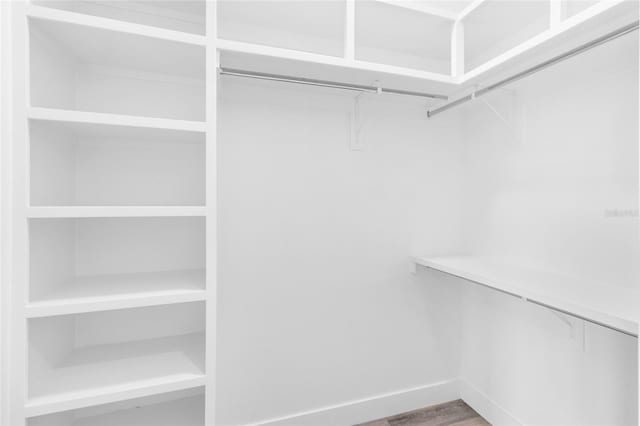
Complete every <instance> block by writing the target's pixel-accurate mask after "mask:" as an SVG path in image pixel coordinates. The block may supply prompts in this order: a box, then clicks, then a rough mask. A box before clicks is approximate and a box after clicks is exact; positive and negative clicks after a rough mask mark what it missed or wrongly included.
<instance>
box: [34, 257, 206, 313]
mask: <svg viewBox="0 0 640 426" xmlns="http://www.w3.org/2000/svg"><path fill="white" fill-rule="evenodd" d="M204 287H205V271H204V270H202V269H200V270H185V271H169V272H147V273H138V274H113V275H99V276H90V277H78V278H76V279H75V280H74V281H72V282H71V283H64V284H62V285H60V286H59V288H57V289H56V290H55V291H54V292H52V293H51V294H49V295H48V296H46V297H42V298H41V299H39V300H34V301H31V302H30V303H28V304H27V308H26V315H27V317H28V318H37V317H43V316H52V315H65V314H75V313H81V312H95V311H104V310H112V309H124V308H135V307H144V306H156V305H167V304H173V303H185V302H195V301H200V300H205V299H206V292H205V289H204Z"/></svg>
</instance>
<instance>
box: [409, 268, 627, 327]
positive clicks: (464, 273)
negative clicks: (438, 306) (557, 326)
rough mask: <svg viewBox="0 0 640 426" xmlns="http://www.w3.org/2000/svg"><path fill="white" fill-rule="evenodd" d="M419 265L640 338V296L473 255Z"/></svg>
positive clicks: (622, 288)
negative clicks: (639, 308)
mask: <svg viewBox="0 0 640 426" xmlns="http://www.w3.org/2000/svg"><path fill="white" fill-rule="evenodd" d="M412 259H413V261H414V262H415V263H416V264H417V265H421V266H425V267H427V268H431V269H435V270H437V271H441V272H444V273H447V274H449V275H453V276H456V277H459V278H463V279H465V280H468V281H472V282H474V283H477V284H480V285H483V286H485V287H489V288H492V289H494V290H498V291H500V292H503V293H508V294H510V295H512V296H516V297H519V298H522V299H525V300H527V301H529V302H532V303H535V304H539V305H542V306H546V307H548V308H551V309H555V310H557V311H560V312H564V313H567V314H570V315H573V316H576V317H579V318H582V319H585V320H587V321H590V322H594V323H597V324H600V325H604V326H606V327H609V328H613V329H615V330H618V331H621V332H623V333H626V334H629V335H632V336H637V335H638V325H639V324H640V313H639V312H638V306H640V293H638V292H637V291H633V290H631V289H628V288H625V287H622V286H618V287H616V289H617V290H616V291H611V287H610V286H603V285H601V284H598V283H592V282H589V281H587V280H582V279H577V278H575V277H568V276H564V275H557V274H553V273H549V272H546V271H539V270H532V269H527V268H522V267H518V266H514V265H508V264H503V263H499V262H497V261H496V260H492V259H489V258H482V257H473V256H447V257H413V258H412Z"/></svg>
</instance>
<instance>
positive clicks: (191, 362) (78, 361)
mask: <svg viewBox="0 0 640 426" xmlns="http://www.w3.org/2000/svg"><path fill="white" fill-rule="evenodd" d="M203 353H204V334H203V333H194V334H188V335H182V336H172V337H164V338H158V339H149V340H141V341H133V342H125V343H117V344H105V345H97V346H89V347H81V348H78V349H75V350H74V351H73V352H72V353H71V354H70V355H69V356H68V357H67V358H66V359H64V360H63V361H62V362H60V363H59V364H57V365H56V368H55V369H53V370H52V371H51V372H50V373H49V374H46V377H42V379H41V380H38V384H39V386H40V388H41V389H40V390H39V392H38V393H37V394H35V395H31V396H30V397H29V399H28V401H27V404H26V407H25V411H26V415H27V417H32V416H38V415H42V414H49V413H54V412H59V411H65V410H71V409H76V408H82V407H87V406H91V405H97V404H105V403H109V402H115V401H121V400H125V399H131V398H138V397H142V396H148V395H154V394H158V393H163V392H170V391H174V390H180V389H187V388H190V387H196V386H202V385H204V384H205V376H204V372H203V371H204V360H203Z"/></svg>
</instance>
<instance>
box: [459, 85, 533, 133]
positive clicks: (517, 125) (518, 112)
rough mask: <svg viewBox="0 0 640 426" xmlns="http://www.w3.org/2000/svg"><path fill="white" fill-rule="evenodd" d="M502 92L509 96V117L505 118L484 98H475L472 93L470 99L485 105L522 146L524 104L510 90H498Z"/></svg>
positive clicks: (514, 92)
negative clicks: (510, 112)
mask: <svg viewBox="0 0 640 426" xmlns="http://www.w3.org/2000/svg"><path fill="white" fill-rule="evenodd" d="M499 90H501V91H504V92H508V93H509V94H510V96H511V100H512V101H511V110H512V114H511V116H510V117H509V116H506V115H505V114H503V113H502V112H500V111H499V110H498V108H496V107H495V106H494V105H492V104H491V102H489V101H488V100H487V99H486V98H485V97H484V96H476V92H475V91H474V92H473V93H472V94H471V99H478V100H479V101H480V102H481V103H482V104H483V105H485V106H486V107H487V108H488V109H489V110H490V111H491V112H492V113H493V114H494V115H495V116H496V117H497V118H498V120H500V121H501V122H502V123H503V124H504V125H505V126H506V127H507V128H508V129H509V131H510V133H511V134H512V135H513V136H514V138H515V140H516V141H517V142H518V143H520V144H523V145H524V143H525V119H526V114H525V108H524V103H523V102H522V100H521V99H520V96H519V95H518V92H517V91H515V90H511V89H504V88H502V89H499Z"/></svg>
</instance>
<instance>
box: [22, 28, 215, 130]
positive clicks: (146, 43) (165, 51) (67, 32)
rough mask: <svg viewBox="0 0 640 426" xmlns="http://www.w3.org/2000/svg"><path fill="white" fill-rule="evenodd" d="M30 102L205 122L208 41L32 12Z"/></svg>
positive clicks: (55, 106)
mask: <svg viewBox="0 0 640 426" xmlns="http://www.w3.org/2000/svg"><path fill="white" fill-rule="evenodd" d="M29 53H30V76H31V85H30V93H31V99H30V100H31V105H32V106H35V107H46V108H58V109H65V110H77V111H89V112H98V113H111V114H123V115H133V116H145V117H157V118H170V119H179V120H192V121H202V120H204V114H205V84H204V78H205V65H204V63H205V49H204V47H203V46H197V45H192V44H188V43H181V42H176V41H172V40H162V39H156V38H152V37H145V36H139V35H134V34H129V33H124V32H116V31H110V30H107V29H101V28H93V27H89V26H83V25H78V24H75V23H67V22H58V21H53V20H44V19H36V18H30V52H29Z"/></svg>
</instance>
